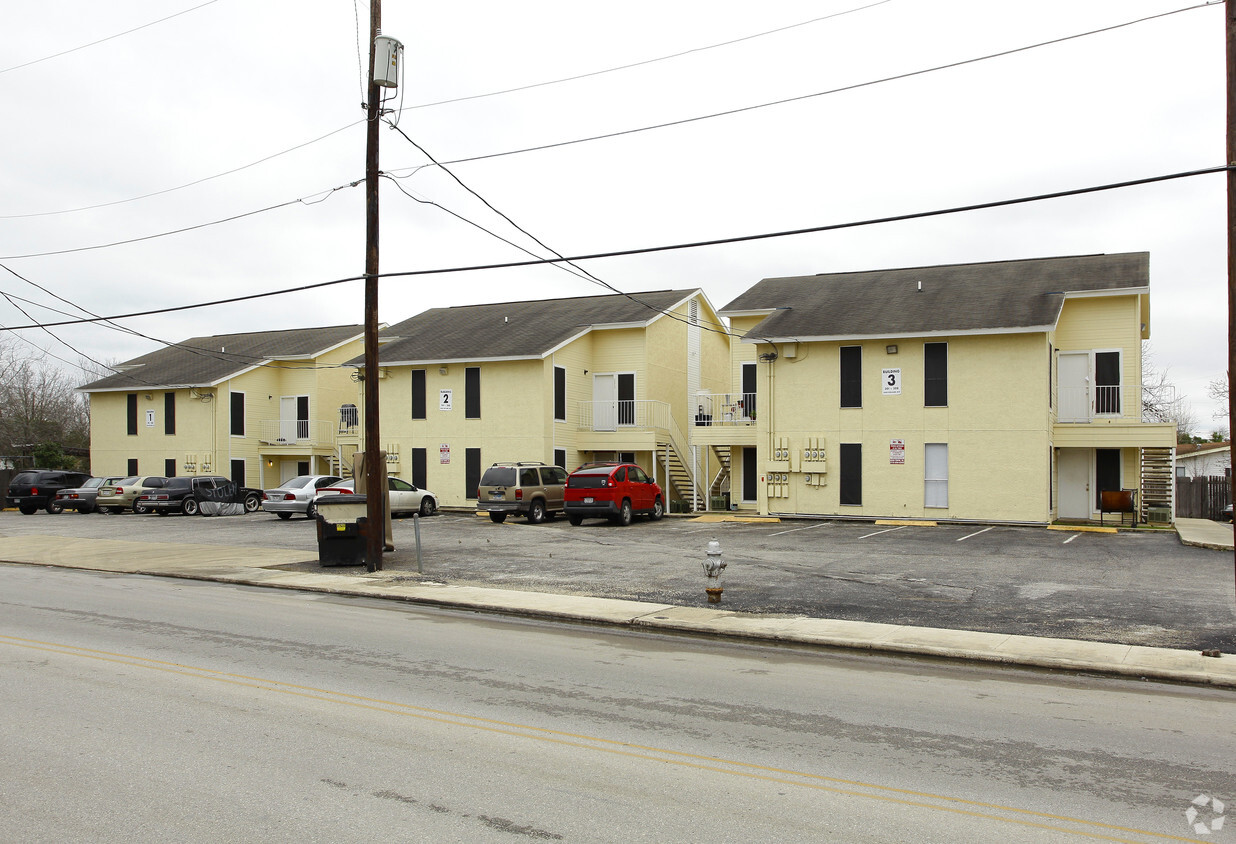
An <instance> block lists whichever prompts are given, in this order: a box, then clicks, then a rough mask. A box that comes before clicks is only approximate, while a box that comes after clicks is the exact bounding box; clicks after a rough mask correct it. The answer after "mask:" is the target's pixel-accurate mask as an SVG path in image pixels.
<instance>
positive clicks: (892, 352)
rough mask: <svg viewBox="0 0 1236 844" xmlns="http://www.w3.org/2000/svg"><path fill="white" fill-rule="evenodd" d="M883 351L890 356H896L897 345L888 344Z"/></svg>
mask: <svg viewBox="0 0 1236 844" xmlns="http://www.w3.org/2000/svg"><path fill="white" fill-rule="evenodd" d="M884 351H886V352H888V353H889V354H890V355H895V354H897V344H896V343H890V344H888V345H887V346H885V347H884Z"/></svg>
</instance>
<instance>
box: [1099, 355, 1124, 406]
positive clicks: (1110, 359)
mask: <svg viewBox="0 0 1236 844" xmlns="http://www.w3.org/2000/svg"><path fill="white" fill-rule="evenodd" d="M1094 388H1095V389H1094V411H1095V413H1119V412H1120V352H1095V353H1094Z"/></svg>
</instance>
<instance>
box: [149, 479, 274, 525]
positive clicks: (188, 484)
mask: <svg viewBox="0 0 1236 844" xmlns="http://www.w3.org/2000/svg"><path fill="white" fill-rule="evenodd" d="M233 491H234V493H235V494H233ZM220 493H224V494H226V495H227V497H228V499H229V500H235V501H238V502H239V501H243V502H244V505H245V512H246V513H252V512H254V511H255V510H257V508H258V507H259V506H260V505H261V503H262V491H261V490H259V489H249V488H248V487H243V486H236V485H235V484H233V483H232V482H231V481H229V480H228V479H227V478H225V477H223V476H222V475H198V476H194V477H177V478H168V479H167V483H166V484H164V485H163V486H162V487H161V488H159V489H148V490H145V491H144V492H142V494H141V495H139V496H138V497H137V500H136V501H135V502H134V503H133V509H134V512H141V511H149V512H151V513H158V514H159V515H160V516H166V515H167V514H168V513H184V514H185V515H186V516H196V515H197V514H198V513H200V512H201V511H202V509H201V502H202V501H203V500H205V501H216V500H220V498H219V495H220Z"/></svg>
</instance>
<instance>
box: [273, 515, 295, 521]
mask: <svg viewBox="0 0 1236 844" xmlns="http://www.w3.org/2000/svg"><path fill="white" fill-rule="evenodd" d="M275 515H276V516H278V517H279V518H281V519H283V520H284V521H285V522H286V521H287V520H288V519H290V518H292V514H291V513H275Z"/></svg>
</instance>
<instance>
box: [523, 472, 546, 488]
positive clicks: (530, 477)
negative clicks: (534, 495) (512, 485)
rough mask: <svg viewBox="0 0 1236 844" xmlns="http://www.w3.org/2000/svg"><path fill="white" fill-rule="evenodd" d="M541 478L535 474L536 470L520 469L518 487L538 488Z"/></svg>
mask: <svg viewBox="0 0 1236 844" xmlns="http://www.w3.org/2000/svg"><path fill="white" fill-rule="evenodd" d="M540 483H541V476H540V475H539V474H537V471H536V469H520V470H519V485H520V486H539V485H540Z"/></svg>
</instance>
